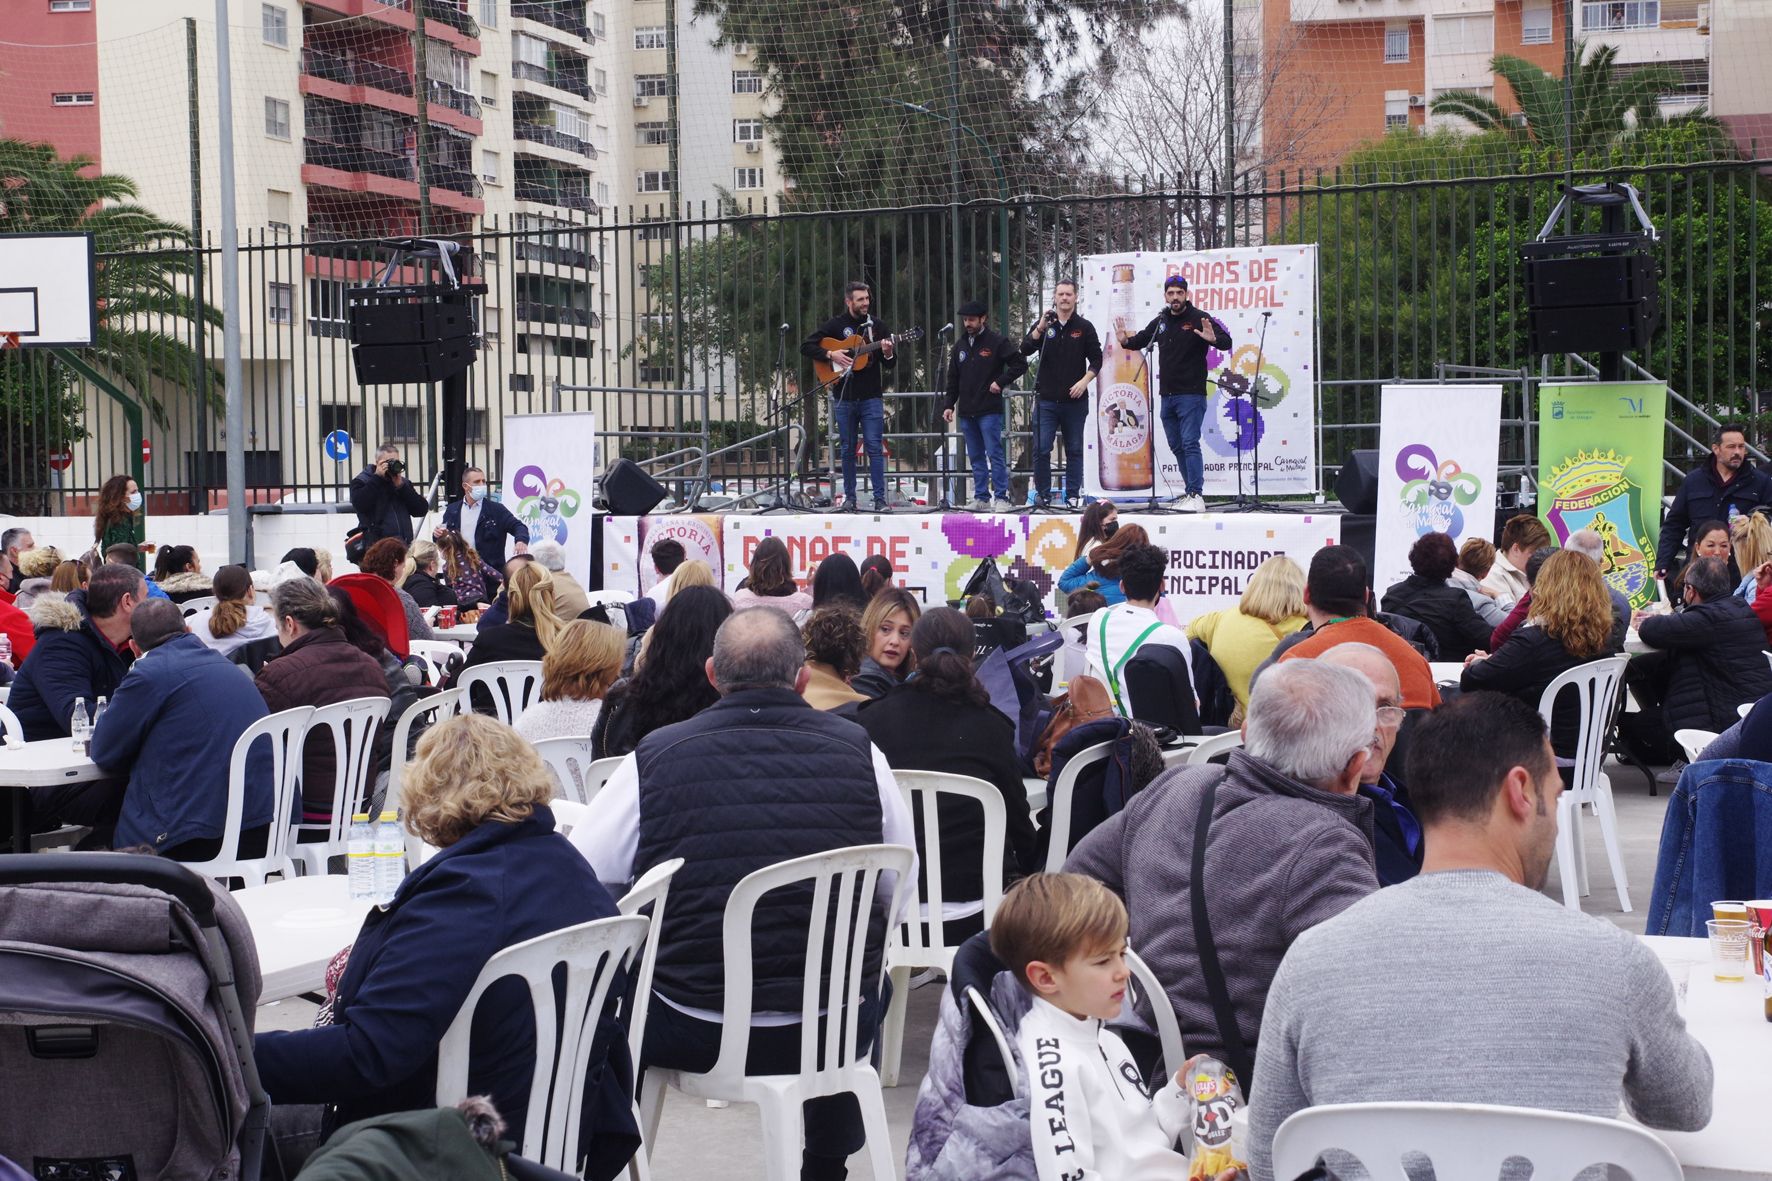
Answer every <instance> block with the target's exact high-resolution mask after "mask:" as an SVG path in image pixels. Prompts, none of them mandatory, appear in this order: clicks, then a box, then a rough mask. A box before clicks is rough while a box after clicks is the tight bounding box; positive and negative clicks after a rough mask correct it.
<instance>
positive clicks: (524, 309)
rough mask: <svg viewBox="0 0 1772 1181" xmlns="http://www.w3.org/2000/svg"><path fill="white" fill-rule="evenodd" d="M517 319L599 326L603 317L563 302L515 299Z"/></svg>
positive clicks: (585, 326) (583, 326) (539, 322)
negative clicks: (568, 305)
mask: <svg viewBox="0 0 1772 1181" xmlns="http://www.w3.org/2000/svg"><path fill="white" fill-rule="evenodd" d="M517 319H519V320H531V321H534V322H535V323H538V324H572V325H576V326H577V327H580V328H601V327H602V326H603V317H601V316H599V315H598V314H597V313H596V312H591V311H586V310H585V309H584V308H574V307H567V306H565V305H563V304H555V303H541V302H539V301H537V300H532V299H520V300H518V301H517Z"/></svg>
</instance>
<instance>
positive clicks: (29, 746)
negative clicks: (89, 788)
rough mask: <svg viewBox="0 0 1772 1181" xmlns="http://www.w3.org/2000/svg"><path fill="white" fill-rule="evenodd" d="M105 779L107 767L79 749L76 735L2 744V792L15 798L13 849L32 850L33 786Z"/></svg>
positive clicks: (0, 761)
mask: <svg viewBox="0 0 1772 1181" xmlns="http://www.w3.org/2000/svg"><path fill="white" fill-rule="evenodd" d="M103 778H105V772H104V770H103V769H102V768H101V767H100V766H99V765H98V764H97V763H95V762H93V761H92V760H91V759H90V758H89V757H87V756H86V755H84V754H82V753H80V752H78V751H76V750H75V749H74V740H73V739H72V738H42V739H39V740H38V741H36V742H27V743H24V744H23V745H21V746H0V791H6V792H7V793H8V794H9V795H10V796H11V797H12V851H13V852H14V853H29V852H30V851H31V833H30V825H29V824H28V823H27V820H26V817H25V812H26V809H25V804H26V802H27V800H28V797H27V795H26V793H27V792H28V791H29V789H31V788H33V787H55V786H56V785H58V784H63V783H90V782H92V781H93V780H95V779H103Z"/></svg>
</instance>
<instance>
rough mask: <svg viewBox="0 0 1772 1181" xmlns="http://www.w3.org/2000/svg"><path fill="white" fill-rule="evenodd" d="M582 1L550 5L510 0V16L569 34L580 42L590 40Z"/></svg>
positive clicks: (539, 0) (543, 0)
mask: <svg viewBox="0 0 1772 1181" xmlns="http://www.w3.org/2000/svg"><path fill="white" fill-rule="evenodd" d="M584 11H585V6H584V2H583V0H577V2H576V3H569V4H550V3H547V2H546V0H512V4H511V15H512V16H515V17H521V18H522V19H524V20H532V21H536V22H537V23H539V24H544V25H546V26H548V27H549V28H550V29H559V30H560V31H561V32H562V33H571V34H572V35H573V36H574V37H577V38H578V39H579V40H580V41H589V40H590V39H591V30H590V27H589V26H587V25H586V24H585V22H584V19H583V18H584Z"/></svg>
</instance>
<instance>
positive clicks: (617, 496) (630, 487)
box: [603, 459, 669, 517]
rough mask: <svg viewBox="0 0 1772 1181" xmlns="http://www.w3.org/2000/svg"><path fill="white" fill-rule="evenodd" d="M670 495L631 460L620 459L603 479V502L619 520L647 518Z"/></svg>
mask: <svg viewBox="0 0 1772 1181" xmlns="http://www.w3.org/2000/svg"><path fill="white" fill-rule="evenodd" d="M668 495H669V493H667V492H666V491H665V487H664V485H663V484H660V483H659V482H658V481H657V480H655V479H653V478H652V477H651V476H649V475H647V474H646V471H645V469H643V468H642V467H641V466H640V465H639V464H637V463H635V462H634V461H633V460H631V459H618V460H616V461H615V462H614V463H612V464H610V465H609V471H608V473H607V474H606V475H605V476H604V477H603V500H604V502H605V503H606V504H608V505H609V511H610V512H611V513H612V514H614V515H615V516H618V517H643V516H645V515H646V514H647V513H649V512H651V511H652V510H653V508H654V507H656V506H657V504H658V502H659V501H661V500H663V499H664V498H665V497H666V496H668Z"/></svg>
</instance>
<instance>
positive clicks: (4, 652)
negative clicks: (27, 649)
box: [0, 636, 12, 664]
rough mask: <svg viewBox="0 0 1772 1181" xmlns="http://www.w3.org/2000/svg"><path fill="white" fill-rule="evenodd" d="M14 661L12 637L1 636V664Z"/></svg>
mask: <svg viewBox="0 0 1772 1181" xmlns="http://www.w3.org/2000/svg"><path fill="white" fill-rule="evenodd" d="M11 663H12V637H11V636H0V664H11Z"/></svg>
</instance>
